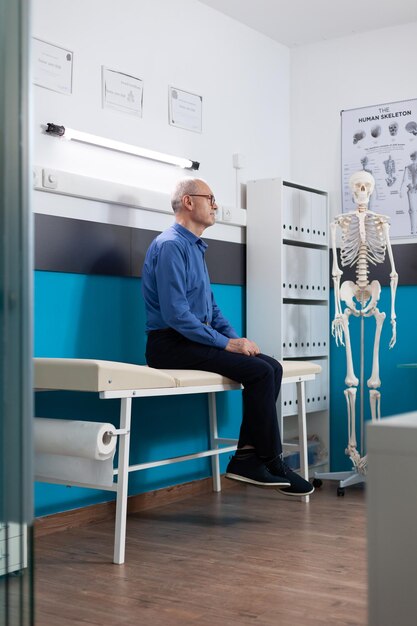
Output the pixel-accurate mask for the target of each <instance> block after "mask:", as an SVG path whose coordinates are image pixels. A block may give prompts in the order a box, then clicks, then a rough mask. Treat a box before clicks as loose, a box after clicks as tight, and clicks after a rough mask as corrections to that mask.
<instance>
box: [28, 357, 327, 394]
mask: <svg viewBox="0 0 417 626" xmlns="http://www.w3.org/2000/svg"><path fill="white" fill-rule="evenodd" d="M282 365H283V370H284V374H283V376H284V378H286V377H288V378H289V377H293V376H303V375H308V374H318V373H319V372H321V367H320V365H317V364H316V363H312V362H311V361H283V362H282ZM34 384H35V388H36V389H61V390H69V391H95V392H99V391H109V390H128V389H161V388H169V387H198V386H202V385H237V383H236V382H235V381H233V380H230V378H226V377H225V376H221V375H220V374H213V373H211V372H203V371H200V370H177V369H172V370H159V369H154V368H152V367H148V366H147V365H134V364H132V363H120V362H117V361H102V360H96V359H54V358H35V359H34Z"/></svg>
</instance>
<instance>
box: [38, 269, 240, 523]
mask: <svg viewBox="0 0 417 626" xmlns="http://www.w3.org/2000/svg"><path fill="white" fill-rule="evenodd" d="M213 292H214V295H215V298H216V301H217V303H218V304H219V306H220V307H221V309H222V310H223V312H224V314H225V315H226V316H227V317H228V319H229V320H230V321H231V323H232V324H233V326H234V327H235V329H236V331H237V332H238V333H240V334H241V333H242V332H243V328H244V324H245V320H244V299H245V293H244V289H243V288H242V287H240V286H230V285H213ZM144 326H145V311H144V305H143V300H142V294H141V281H140V279H138V278H124V277H117V276H94V275H88V276H87V275H82V274H64V273H55V272H43V271H36V272H35V356H44V357H72V358H96V359H106V360H112V361H125V362H130V363H139V364H144V363H145V356H144V353H145V343H146V336H145V333H144ZM217 406H218V414H219V422H220V428H221V433H222V434H223V435H224V436H225V437H236V436H237V435H238V430H239V426H240V422H241V393H240V392H228V393H224V394H220V397H219V398H218V401H217ZM118 411H119V403H118V401H115V400H100V399H99V398H98V397H97V395H96V394H89V393H62V392H40V393H38V394H37V398H36V415H37V416H42V417H60V418H67V419H89V420H90V419H91V420H96V421H109V422H113V423H116V424H117V423H118V421H117V420H118V414H119V413H118ZM207 416H208V412H207V396H205V395H196V396H182V397H178V398H175V399H172V398H171V399H170V398H143V399H138V400H137V401H135V402H133V424H132V437H131V442H132V443H131V462H139V459H140V461H141V462H146V461H151V460H155V459H158V458H163V457H167V456H178V455H182V454H187V453H191V452H196V451H198V450H203V449H206V447H207V438H208V428H207V421H208V417H207ZM190 421H191V422H192V424H193V428H190ZM221 463H222V468H223V470H224V467H225V464H226V463H227V458H225V456H223V457H221ZM209 475H210V461H209V460H208V459H207V458H203V459H198V460H195V461H187V462H184V463H178V464H174V465H166V466H163V467H160V468H154V469H150V470H145V471H142V472H138V473H135V474H132V475H131V476H130V479H129V480H130V484H129V489H130V493H131V494H133V493H141V492H144V491H149V490H152V489H158V488H161V487H165V486H168V485H173V484H178V483H182V482H188V481H191V480H196V479H199V478H204V477H206V476H209ZM113 498H114V495H113V494H111V493H109V492H98V491H97V492H96V491H92V490H90V489H82V488H77V487H71V488H68V487H63V486H59V485H49V484H45V483H37V484H36V489H35V504H36V515H37V516H40V515H46V514H50V513H55V512H58V511H64V510H68V509H73V508H77V507H80V506H86V505H88V504H93V503H96V502H104V501H106V500H110V499H113Z"/></svg>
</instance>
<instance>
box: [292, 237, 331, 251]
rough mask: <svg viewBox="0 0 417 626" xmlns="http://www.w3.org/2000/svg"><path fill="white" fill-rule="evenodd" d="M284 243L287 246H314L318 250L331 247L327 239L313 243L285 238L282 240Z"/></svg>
mask: <svg viewBox="0 0 417 626" xmlns="http://www.w3.org/2000/svg"><path fill="white" fill-rule="evenodd" d="M282 243H283V244H284V245H286V246H298V247H299V248H314V249H316V250H327V249H328V247H329V246H328V243H327V241H326V242H323V243H312V242H309V241H303V240H300V239H289V238H285V239H283V240H282Z"/></svg>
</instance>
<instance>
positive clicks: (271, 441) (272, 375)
mask: <svg viewBox="0 0 417 626" xmlns="http://www.w3.org/2000/svg"><path fill="white" fill-rule="evenodd" d="M146 361H147V363H148V365H149V366H150V367H155V368H160V369H191V370H205V371H207V372H215V373H217V374H222V375H223V376H227V377H228V378H231V379H232V380H235V381H237V382H239V383H241V384H242V385H243V387H244V389H243V418H242V425H241V427H240V434H239V443H238V447H239V448H242V447H243V446H245V445H251V446H253V447H254V448H255V450H256V452H257V454H258V455H259V456H263V457H276V456H278V455H280V454H281V453H282V444H281V436H280V432H279V426H278V419H277V411H276V401H277V398H278V395H279V392H280V389H281V380H282V366H281V364H280V363H279V362H278V361H276V360H275V359H273V358H272V357H269V356H267V355H266V354H258V356H246V355H244V354H235V353H234V352H227V351H226V350H222V349H220V348H214V347H210V346H206V345H204V344H201V343H196V342H194V341H190V340H189V339H187V338H186V337H184V336H183V335H181V334H180V333H177V332H176V331H175V330H173V329H171V328H167V329H164V330H154V331H151V332H150V333H149V334H148V341H147V344H146Z"/></svg>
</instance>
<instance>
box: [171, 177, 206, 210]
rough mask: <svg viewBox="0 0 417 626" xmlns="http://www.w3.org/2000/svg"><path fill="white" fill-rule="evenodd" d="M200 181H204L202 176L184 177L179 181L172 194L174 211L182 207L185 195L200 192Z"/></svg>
mask: <svg viewBox="0 0 417 626" xmlns="http://www.w3.org/2000/svg"><path fill="white" fill-rule="evenodd" d="M199 182H204V181H202V180H201V178H183V179H181V180H179V181H178V182H177V184H176V185H175V187H174V189H173V191H172V194H171V206H172V209H173V211H174V213H176V212H177V211H179V210H180V209H181V206H182V199H183V197H184V196H186V195H187V194H192V193H198V183H199Z"/></svg>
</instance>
